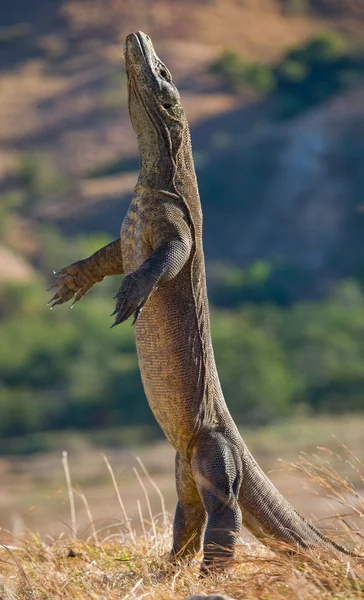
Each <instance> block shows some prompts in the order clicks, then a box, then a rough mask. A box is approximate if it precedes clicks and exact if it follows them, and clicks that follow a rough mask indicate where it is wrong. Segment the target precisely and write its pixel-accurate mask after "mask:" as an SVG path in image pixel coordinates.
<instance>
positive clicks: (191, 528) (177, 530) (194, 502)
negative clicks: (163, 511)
mask: <svg viewBox="0 0 364 600" xmlns="http://www.w3.org/2000/svg"><path fill="white" fill-rule="evenodd" d="M176 486H177V495H178V502H177V507H176V513H175V517H174V523H173V547H172V552H171V560H172V561H179V560H184V559H188V558H192V557H193V556H194V555H195V554H196V553H197V552H199V551H200V549H201V546H202V537H203V533H204V530H205V525H206V518H207V514H206V510H205V507H204V505H203V503H202V501H201V498H200V495H199V493H198V489H197V487H196V484H195V481H194V478H193V475H192V469H191V466H190V465H189V464H188V462H187V461H185V460H184V459H183V458H181V456H180V455H179V454H178V453H177V454H176Z"/></svg>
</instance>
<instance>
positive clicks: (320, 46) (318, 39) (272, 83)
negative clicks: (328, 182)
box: [211, 32, 364, 119]
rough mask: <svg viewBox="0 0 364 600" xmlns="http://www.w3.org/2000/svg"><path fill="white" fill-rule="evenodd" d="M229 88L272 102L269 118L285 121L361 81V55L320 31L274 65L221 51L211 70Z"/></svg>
mask: <svg viewBox="0 0 364 600" xmlns="http://www.w3.org/2000/svg"><path fill="white" fill-rule="evenodd" d="M211 71H212V72H213V73H215V74H217V75H218V76H219V77H220V79H221V80H222V81H223V83H224V85H226V86H227V87H228V88H229V89H231V90H232V91H234V92H242V91H244V92H245V90H246V89H253V90H255V91H256V92H257V93H260V94H261V95H263V96H267V95H268V94H269V95H270V96H271V97H272V100H274V102H273V105H274V107H275V108H274V110H273V116H275V117H276V118H279V119H284V118H290V117H292V116H294V115H296V114H298V113H302V112H303V111H305V110H307V109H308V108H310V107H312V106H315V105H317V104H321V103H323V102H325V101H326V100H327V99H329V98H331V97H332V96H334V95H335V94H338V93H339V92H341V91H343V90H345V89H347V88H349V87H351V86H352V85H353V84H356V83H357V82H358V81H360V80H362V79H363V77H364V57H363V55H361V54H360V55H359V54H357V53H353V52H349V51H348V50H347V49H346V48H345V45H344V43H343V41H342V39H341V38H340V37H339V36H338V35H336V34H334V33H330V32H328V33H321V34H318V35H316V36H314V37H313V38H312V39H310V40H308V42H306V43H305V44H303V45H302V46H297V47H296V48H293V49H291V50H289V51H288V52H287V53H286V54H285V55H284V56H283V57H282V59H281V60H280V61H279V63H278V64H276V65H273V66H270V65H267V64H263V63H256V62H255V63H249V62H248V61H245V60H244V59H243V58H241V57H239V56H238V55H237V54H235V53H233V52H225V53H224V54H223V55H222V56H221V57H220V58H219V59H218V60H217V61H215V62H214V63H213V64H212V66H211Z"/></svg>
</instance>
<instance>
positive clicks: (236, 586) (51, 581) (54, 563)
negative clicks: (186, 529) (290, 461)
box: [0, 447, 364, 600]
mask: <svg viewBox="0 0 364 600" xmlns="http://www.w3.org/2000/svg"><path fill="white" fill-rule="evenodd" d="M330 456H332V451H324V452H323V453H322V454H321V455H320V457H312V459H311V458H309V457H305V456H303V457H302V460H301V461H300V462H299V463H298V464H297V465H291V466H292V467H293V466H294V468H296V469H298V470H300V471H303V472H304V474H305V475H306V476H308V477H309V478H310V479H311V480H313V482H314V483H315V484H317V485H318V486H320V488H321V489H322V490H323V494H324V495H325V496H326V497H329V498H336V500H339V501H340V502H341V503H342V504H343V506H344V508H345V516H344V517H342V518H341V519H339V518H338V519H336V522H337V526H338V527H339V528H340V526H341V525H342V524H343V523H345V524H347V523H348V519H349V520H350V517H351V516H355V517H357V518H359V520H360V521H361V522H362V521H363V515H364V501H363V498H361V496H360V495H359V494H358V493H357V492H356V490H355V488H354V487H353V486H352V485H351V484H350V482H349V481H348V479H347V478H345V479H344V478H342V477H341V476H340V475H339V474H338V473H337V472H336V471H335V470H334V469H332V468H331V467H330V464H329V461H328V460H325V457H327V458H328V459H329V458H330ZM335 458H336V459H337V460H342V461H345V462H346V463H347V465H348V467H349V468H350V469H351V470H353V471H355V472H356V475H357V477H359V479H360V480H361V481H363V482H364V478H363V468H362V467H363V463H362V462H361V461H360V460H359V459H358V458H357V457H356V456H355V455H353V454H352V453H351V452H350V450H348V449H347V448H345V447H342V448H341V453H340V454H336V455H335ZM62 462H63V466H64V469H65V473H66V482H67V491H68V499H69V502H70V507H71V521H72V523H73V530H72V527H70V528H69V529H68V530H67V527H66V526H65V530H66V533H63V534H61V535H60V536H58V537H49V536H44V537H42V538H40V537H38V536H36V535H35V534H33V533H30V532H28V533H26V534H23V535H21V536H16V535H14V534H12V533H10V532H6V531H4V530H0V598H1V599H2V600H3V599H4V600H8V599H9V600H10V599H14V600H15V599H19V600H23V599H33V598H34V599H38V598H39V599H48V598H54V599H57V598H90V599H110V600H113V599H116V598H117V599H124V600H126V599H132V598H135V599H139V598H140V599H141V598H147V599H148V598H150V599H152V598H153V599H156V600H172V599H174V600H179V599H184V598H189V597H190V596H192V595H194V594H208V593H211V594H212V593H217V592H219V593H224V594H226V595H227V596H230V597H231V598H235V599H236V600H238V599H243V598H244V599H251V600H258V599H265V598H267V599H269V600H270V599H272V600H283V599H289V600H291V599H292V600H302V599H304V600H306V599H307V600H309V599H316V598H317V599H322V598H323V599H332V600H333V599H334V598H335V599H338V598H348V599H349V598H350V599H355V598H362V597H363V593H364V554H363V562H362V561H361V560H357V559H355V558H351V557H348V556H344V557H342V558H341V557H339V556H336V555H335V556H333V555H325V554H320V555H318V554H316V553H315V554H313V553H311V552H307V553H306V554H302V553H301V554H297V555H294V556H292V555H286V554H285V553H282V552H280V553H277V554H275V553H273V552H271V551H269V550H268V549H266V548H264V547H263V546H261V545H260V544H259V543H258V542H256V543H255V542H251V543H249V542H244V543H243V542H242V541H240V543H239V545H238V552H237V557H236V560H235V562H234V564H233V565H232V566H231V567H229V569H228V570H227V571H225V572H219V573H214V574H211V575H210V576H208V577H205V578H201V577H200V572H199V566H200V560H201V555H200V556H198V557H196V559H194V560H193V561H192V562H191V563H190V564H188V565H186V564H178V565H171V564H170V563H169V562H168V552H169V549H170V546H171V519H170V516H169V515H168V514H167V513H166V510H165V505H164V499H163V496H162V494H161V493H160V491H159V488H158V486H157V485H156V483H155V482H154V481H153V480H152V479H151V477H150V476H149V474H148V473H147V472H146V470H145V468H144V465H143V463H142V462H141V461H140V460H138V469H139V471H138V472H137V471H136V470H135V472H136V475H137V478H138V481H139V483H140V486H141V496H142V495H144V496H145V501H146V506H147V515H145V514H143V513H142V508H141V504H140V503H139V502H138V506H139V515H140V523H139V526H138V524H136V523H134V524H133V525H132V524H131V522H130V520H129V518H128V515H127V514H126V512H125V507H124V506H123V501H122V498H121V496H120V493H119V491H118V488H117V482H116V478H115V476H114V474H113V471H112V467H111V465H110V463H109V461H108V460H107V458H106V457H105V463H106V467H107V470H108V471H109V474H110V476H111V480H112V484H113V486H114V488H115V491H116V493H117V497H118V501H119V504H120V507H121V514H122V515H123V518H122V520H118V521H116V520H115V521H113V522H111V521H109V522H108V523H106V524H102V525H100V523H95V522H94V521H93V518H92V507H90V506H89V504H88V502H87V499H86V498H85V496H84V495H83V494H82V492H80V491H79V490H77V488H76V487H75V488H73V482H71V479H70V473H69V468H68V463H67V455H66V454H64V455H63V459H62ZM150 493H153V494H157V495H158V496H159V500H160V506H161V510H160V513H159V514H158V515H156V516H152V515H151V513H150V508H149V507H150V503H149V497H148V495H149V494H150ZM76 494H77V495H78V496H81V497H82V501H83V504H84V507H85V510H86V513H87V515H88V519H89V527H88V529H87V530H86V531H85V532H84V533H83V534H82V536H78V535H77V522H76V514H75V510H74V500H73V496H74V495H76ZM334 534H335V532H333V535H334ZM346 539H347V541H349V543H350V541H351V546H355V551H356V552H358V553H359V554H360V553H363V548H362V540H363V534H362V533H361V530H360V528H358V527H357V528H354V527H352V526H351V527H350V526H347V527H346ZM360 548H361V550H360Z"/></svg>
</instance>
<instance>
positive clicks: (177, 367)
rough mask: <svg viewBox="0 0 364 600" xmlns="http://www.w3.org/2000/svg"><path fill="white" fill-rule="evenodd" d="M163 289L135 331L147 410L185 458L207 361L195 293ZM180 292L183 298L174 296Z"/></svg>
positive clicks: (201, 397)
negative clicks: (196, 313) (202, 349)
mask: <svg viewBox="0 0 364 600" xmlns="http://www.w3.org/2000/svg"><path fill="white" fill-rule="evenodd" d="M184 283H185V287H183V283H182V282H181V285H182V286H180V285H178V286H176V285H173V286H172V285H171V284H166V285H165V286H161V287H160V288H159V289H158V290H157V291H156V292H154V294H153V295H152V296H151V298H150V299H149V300H148V302H147V304H146V306H145V308H144V310H143V312H142V313H141V315H140V317H139V318H138V320H137V322H136V325H135V334H136V344H137V352H138V359H139V367H140V372H141V377H142V381H143V386H144V391H145V394H146V396H147V399H148V402H149V405H150V407H151V409H152V411H153V413H154V416H155V418H156V419H157V421H158V423H159V425H160V426H161V428H162V429H163V431H164V433H165V435H166V436H167V438H168V440H169V441H170V442H171V444H172V445H173V446H174V447H175V448H176V450H178V451H179V452H180V453H181V454H182V455H186V453H187V449H188V446H189V444H190V443H191V440H192V439H193V437H194V435H195V434H196V430H197V428H198V426H199V419H200V410H201V404H202V402H203V400H204V391H203V357H202V351H201V345H200V339H199V332H198V327H197V326H196V315H195V307H194V302H193V297H192V293H191V290H189V291H190V294H186V297H184V293H183V291H182V290H183V289H184V290H186V284H187V287H189V285H188V282H184ZM176 289H178V290H179V293H178V294H177V292H176V291H175V290H176Z"/></svg>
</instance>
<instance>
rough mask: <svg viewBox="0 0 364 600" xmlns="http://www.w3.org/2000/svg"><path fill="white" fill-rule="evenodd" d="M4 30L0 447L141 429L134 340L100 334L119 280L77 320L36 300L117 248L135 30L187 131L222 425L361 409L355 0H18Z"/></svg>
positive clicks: (361, 19) (132, 157) (130, 178)
mask: <svg viewBox="0 0 364 600" xmlns="http://www.w3.org/2000/svg"><path fill="white" fill-rule="evenodd" d="M0 24H1V27H0V68H1V72H0V123H1V128H0V195H1V203H0V411H1V419H0V433H1V434H2V435H3V436H5V437H9V436H16V435H22V436H24V435H25V434H28V433H29V432H38V431H40V430H48V429H62V428H67V427H70V426H72V427H76V428H82V427H87V428H94V427H100V426H105V427H108V426H111V425H114V424H118V423H119V424H140V423H141V424H148V423H152V422H153V421H152V417H151V415H150V412H149V409H148V407H147V406H146V402H145V400H144V396H143V393H142V390H141V384H140V380H139V374H138V369H137V363H136V355H135V350H134V343H133V336H132V331H131V328H128V327H124V328H123V329H122V330H119V331H117V332H116V334H114V333H115V332H112V334H111V333H110V332H109V330H108V325H109V319H108V316H107V315H108V314H109V313H110V312H111V311H112V294H113V291H114V290H115V288H116V287H117V285H118V282H117V281H110V282H104V283H103V285H102V286H101V287H100V289H97V290H96V289H95V290H93V291H92V292H91V293H90V295H89V296H88V298H87V299H85V300H84V301H83V303H82V306H77V308H75V310H74V311H72V313H70V311H68V309H67V308H61V309H59V310H57V311H54V312H52V313H49V311H48V310H47V308H46V307H45V302H46V299H47V298H46V293H45V291H44V289H45V288H46V287H48V285H49V283H50V281H51V279H50V277H51V273H52V270H53V269H58V268H60V267H62V266H64V265H65V264H68V263H69V262H72V261H73V260H75V259H77V258H80V257H82V256H86V255H88V254H90V253H91V252H93V251H94V250H96V249H97V248H98V247H99V246H100V245H102V244H105V243H107V242H108V241H109V240H110V239H112V238H115V237H117V236H118V235H119V224H120V223H121V220H122V218H123V215H124V214H125V211H126V208H127V206H128V203H129V201H130V197H131V194H132V190H133V187H134V184H135V181H136V176H137V170H138V156H137V147H136V140H135V136H134V133H133V131H132V129H131V125H130V122H129V116H128V109H127V98H126V78H125V72H124V68H123V64H122V53H121V40H122V39H123V38H124V36H125V34H126V33H128V32H129V31H132V30H136V29H142V30H144V31H147V32H148V33H149V34H150V35H151V36H152V38H153V41H154V43H155V46H156V49H157V51H158V53H159V54H160V56H161V57H162V58H163V60H165V62H166V63H167V65H168V66H169V68H170V69H171V71H172V74H173V76H174V80H175V81H176V83H177V86H178V87H179V89H180V91H181V97H182V102H183V105H184V107H185V110H186V113H187V116H188V119H189V121H190V124H191V130H192V131H191V133H192V141H193V147H194V153H195V160H196V166H197V170H198V178H199V182H200V191H201V197H202V203H203V210H204V218H205V221H204V222H205V231H204V235H205V252H206V259H207V268H208V275H209V294H210V299H211V303H212V305H213V307H214V312H213V332H214V346H215V349H216V356H217V361H218V366H219V371H220V373H221V378H222V383H223V388H224V390H225V391H226V396H227V399H228V403H229V406H231V408H232V410H233V412H234V415H235V416H237V417H238V418H239V417H243V416H244V419H245V421H247V422H251V423H258V422H266V421H269V420H271V419H273V418H276V417H277V416H278V417H283V416H286V415H287V414H290V413H292V412H294V411H297V410H298V411H301V410H314V411H317V410H336V411H343V410H361V409H362V408H363V404H364V403H363V400H362V398H363V384H364V374H363V373H362V356H363V350H364V348H363V346H364V335H363V309H364V292H363V276H364V254H363V250H364V215H363V210H364V204H363V193H364V179H363V161H364V158H363V156H364V153H363V150H364V148H363V144H364V142H363V139H364V138H363V132H364V48H363V45H362V39H363V37H362V36H363V32H364V11H363V8H362V5H361V3H360V2H359V1H357V2H355V1H349V0H345V2H344V1H343V0H200V1H192V0H183V1H182V0H180V1H179V0H174V1H172V0H169V1H167V0H165V1H163V0H149V1H148V0H134V1H131V0H110V2H109V3H108V6H107V10H106V9H105V3H104V2H102V1H101V0H82V1H75V0H37V1H34V2H32V3H31V4H30V3H29V2H27V1H26V0H16V1H14V2H9V1H6V2H3V3H2V4H1V6H0ZM150 435H153V434H150ZM37 444H38V442H36V443H35V447H38V446H37ZM6 445H7V443H4V444H3V447H2V448H1V447H0V450H3V451H5V450H6ZM26 448H27V444H26V443H25V445H24V449H26Z"/></svg>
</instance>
